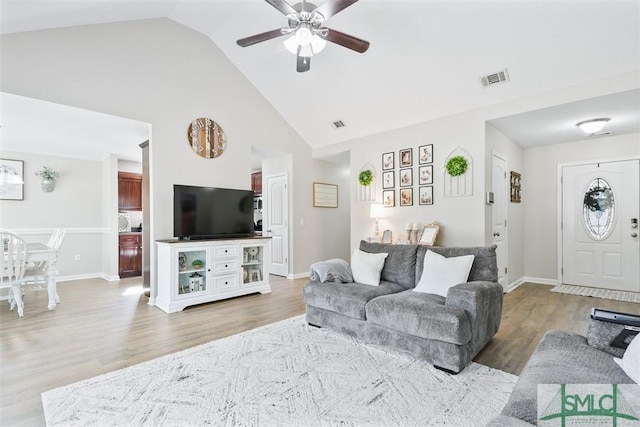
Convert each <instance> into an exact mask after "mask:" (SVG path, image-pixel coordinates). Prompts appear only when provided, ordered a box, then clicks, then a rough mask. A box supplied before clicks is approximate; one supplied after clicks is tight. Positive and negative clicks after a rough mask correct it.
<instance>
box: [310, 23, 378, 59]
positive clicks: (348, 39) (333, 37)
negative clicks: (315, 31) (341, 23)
mask: <svg viewBox="0 0 640 427" xmlns="http://www.w3.org/2000/svg"><path fill="white" fill-rule="evenodd" d="M320 30H322V31H326V32H327V35H326V36H325V37H324V38H325V40H327V41H330V42H331V43H335V44H339V45H340V46H344V47H346V48H347V49H351V50H355V51H356V52H359V53H365V52H366V51H367V49H369V42H368V41H366V40H362V39H359V38H357V37H354V36H350V35H349V34H345V33H341V32H340V31H336V30H332V29H331V28H326V27H323V28H321V29H320Z"/></svg>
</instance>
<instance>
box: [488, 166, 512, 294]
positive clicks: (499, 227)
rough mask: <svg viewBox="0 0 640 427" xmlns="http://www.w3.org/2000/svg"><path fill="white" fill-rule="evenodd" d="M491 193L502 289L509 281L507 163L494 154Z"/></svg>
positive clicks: (499, 278)
mask: <svg viewBox="0 0 640 427" xmlns="http://www.w3.org/2000/svg"><path fill="white" fill-rule="evenodd" d="M491 170H492V172H491V191H492V192H493V205H492V209H491V224H492V226H491V227H492V233H493V244H495V245H496V246H497V247H496V256H497V258H498V260H497V261H498V283H500V284H501V285H502V289H504V290H506V289H507V286H508V279H507V161H506V160H505V159H504V158H502V157H500V156H498V155H496V154H493V156H492V159H491Z"/></svg>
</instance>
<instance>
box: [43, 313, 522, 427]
mask: <svg viewBox="0 0 640 427" xmlns="http://www.w3.org/2000/svg"><path fill="white" fill-rule="evenodd" d="M516 380H517V377H516V376H515V375H511V374H508V373H505V372H502V371H500V370H497V369H492V368H489V367H486V366H483V365H479V364H476V363H472V364H470V365H469V366H467V367H466V368H465V369H464V370H463V371H462V372H461V373H459V374H458V375H449V374H447V373H444V372H442V371H438V370H436V369H435V368H433V366H432V365H430V364H428V363H426V362H423V361H420V360H417V359H415V358H413V357H410V356H408V355H404V354H402V353H399V352H395V351H392V350H388V349H385V348H382V347H377V346H370V345H365V344H362V343H360V342H359V341H357V340H355V339H352V338H350V337H348V336H345V335H341V334H338V333H335V332H332V331H329V330H326V329H318V328H313V327H310V326H308V325H307V324H306V323H305V321H304V318H303V317H302V316H299V317H294V318H291V319H288V320H284V321H281V322H278V323H274V324H271V325H267V326H264V327H261V328H258V329H254V330H251V331H248V332H245V333H242V334H239V335H234V336H231V337H228V338H223V339H220V340H217V341H212V342H210V343H208V344H204V345H201V346H198V347H194V348H191V349H188V350H185V351H181V352H178V353H174V354H170V355H168V356H164V357H161V358H158V359H154V360H151V361H149V362H145V363H142V364H139V365H134V366H131V367H128V368H125V369H121V370H118V371H114V372H111V373H108V374H105V375H101V376H98V377H95V378H90V379H88V380H84V381H80V382H77V383H75V384H71V385H67V386H64V387H60V388H57V389H54V390H50V391H47V392H45V393H43V394H42V402H43V405H44V413H45V418H46V422H47V425H48V426H90V425H97V426H123V425H126V426H203V425H214V426H338V425H340V426H378V425H379V426H424V425H448V426H479V425H484V424H486V423H487V422H488V421H489V420H490V419H491V418H492V417H494V416H495V415H497V414H498V413H499V412H500V411H501V410H502V408H503V406H504V404H505V403H506V401H507V399H508V397H509V395H510V393H511V390H512V389H513V386H514V384H515V382H516Z"/></svg>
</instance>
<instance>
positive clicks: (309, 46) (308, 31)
mask: <svg viewBox="0 0 640 427" xmlns="http://www.w3.org/2000/svg"><path fill="white" fill-rule="evenodd" d="M265 1H266V2H267V3H269V4H270V5H271V6H273V7H275V8H276V9H277V10H278V11H279V12H280V13H282V14H283V15H285V16H286V17H287V19H288V20H289V23H288V25H289V26H288V27H285V28H281V29H277V30H271V31H267V32H265V33H260V34H256V35H253V36H250V37H245V38H243V39H240V40H238V41H237V42H236V43H238V46H241V47H247V46H251V45H254V44H256V43H260V42H263V41H267V40H271V39H275V38H277V37H281V36H285V35H291V37H289V38H288V39H287V40H285V42H284V45H285V47H286V48H287V50H288V51H290V52H291V53H294V54H295V55H296V60H297V70H298V72H299V73H302V72H305V71H309V68H310V67H311V57H312V56H313V55H315V54H317V53H319V52H320V51H321V50H322V49H324V47H325V45H326V44H327V41H330V42H332V43H335V44H339V45H340V46H344V47H346V48H348V49H351V50H355V51H356V52H359V53H364V52H366V51H367V49H369V42H368V41H366V40H362V39H359V38H357V37H353V36H350V35H348V34H345V33H342V32H340V31H336V30H332V29H331V28H327V27H323V26H322V24H324V21H326V20H327V19H329V18H330V17H332V16H333V15H335V14H336V13H338V12H340V11H342V10H344V9H346V8H347V7H349V6H351V5H352V4H354V3H355V2H357V1H358V0H327V1H325V2H324V3H322V4H321V5H320V6H317V7H316V5H314V4H312V3H309V2H307V1H305V0H302V3H298V4H295V5H293V6H291V5H290V4H289V3H287V2H286V1H284V0H265Z"/></svg>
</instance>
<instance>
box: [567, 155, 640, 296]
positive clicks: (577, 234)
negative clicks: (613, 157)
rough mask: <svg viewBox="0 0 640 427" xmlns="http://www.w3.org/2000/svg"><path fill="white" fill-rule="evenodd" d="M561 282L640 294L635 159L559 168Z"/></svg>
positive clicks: (639, 170) (639, 169)
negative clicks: (560, 195) (560, 188)
mask: <svg viewBox="0 0 640 427" xmlns="http://www.w3.org/2000/svg"><path fill="white" fill-rule="evenodd" d="M560 179H561V186H562V205H561V206H562V221H561V225H560V226H561V233H562V237H561V242H562V252H561V253H562V261H561V263H560V265H561V270H560V274H561V282H562V283H565V284H570V285H580V286H590V287H596V288H605V289H614V290H621V291H633V292H640V237H638V233H639V232H638V214H639V211H640V194H639V193H640V191H639V186H640V184H639V179H640V160H623V161H608V162H599V163H591V164H582V165H573V166H563V167H562V172H561V178H560Z"/></svg>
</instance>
